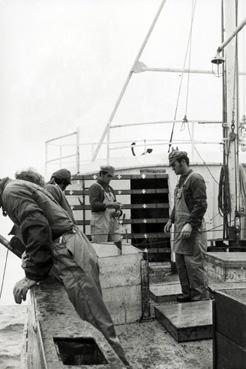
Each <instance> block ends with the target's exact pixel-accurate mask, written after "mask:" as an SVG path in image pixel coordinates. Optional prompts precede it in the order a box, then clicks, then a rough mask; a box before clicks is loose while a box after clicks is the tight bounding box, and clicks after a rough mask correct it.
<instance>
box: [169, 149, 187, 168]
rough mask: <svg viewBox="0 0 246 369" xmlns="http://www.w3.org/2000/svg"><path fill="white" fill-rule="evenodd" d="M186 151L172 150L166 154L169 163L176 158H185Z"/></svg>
mask: <svg viewBox="0 0 246 369" xmlns="http://www.w3.org/2000/svg"><path fill="white" fill-rule="evenodd" d="M187 157H188V154H187V152H186V151H179V150H177V149H176V150H172V151H171V152H170V154H169V155H168V160H169V165H172V164H173V163H174V162H175V161H176V160H179V159H184V158H187Z"/></svg>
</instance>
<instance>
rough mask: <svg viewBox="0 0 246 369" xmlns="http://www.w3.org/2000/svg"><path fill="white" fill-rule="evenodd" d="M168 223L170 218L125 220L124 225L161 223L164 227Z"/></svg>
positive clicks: (85, 221)
mask: <svg viewBox="0 0 246 369" xmlns="http://www.w3.org/2000/svg"><path fill="white" fill-rule="evenodd" d="M167 221H168V218H146V219H124V222H123V225H124V224H150V223H151V224H152V223H161V224H163V225H164V223H166V222H167ZM76 223H77V224H78V225H82V224H87V225H89V224H90V220H77V221H76Z"/></svg>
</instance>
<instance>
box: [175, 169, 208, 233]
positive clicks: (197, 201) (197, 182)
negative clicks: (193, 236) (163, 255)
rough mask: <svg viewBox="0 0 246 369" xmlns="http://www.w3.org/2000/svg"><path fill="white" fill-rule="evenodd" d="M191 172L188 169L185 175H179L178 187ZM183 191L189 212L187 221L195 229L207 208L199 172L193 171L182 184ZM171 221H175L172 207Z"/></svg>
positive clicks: (203, 182) (203, 186) (203, 183)
mask: <svg viewBox="0 0 246 369" xmlns="http://www.w3.org/2000/svg"><path fill="white" fill-rule="evenodd" d="M191 172H192V170H189V172H188V173H187V174H186V175H182V176H180V178H179V182H178V184H177V187H178V188H180V187H181V186H182V185H183V183H184V181H185V180H186V178H187V176H188V175H189V174H190V173H191ZM183 191H184V198H185V203H186V205H187V208H188V209H189V212H190V219H189V221H188V222H187V223H190V224H191V226H192V228H193V229H195V230H197V229H198V228H199V227H200V226H201V224H202V219H203V217H204V214H205V213H206V210H207V195H206V184H205V181H204V179H203V177H202V176H201V175H200V174H199V173H193V174H192V176H191V177H190V178H189V179H188V181H187V183H186V184H185V185H184V188H183ZM171 221H172V223H174V222H175V209H174V208H173V210H172V213H171Z"/></svg>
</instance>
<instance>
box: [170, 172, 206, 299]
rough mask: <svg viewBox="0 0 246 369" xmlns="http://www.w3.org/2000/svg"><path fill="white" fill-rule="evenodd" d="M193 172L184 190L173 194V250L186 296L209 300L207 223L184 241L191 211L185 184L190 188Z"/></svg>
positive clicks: (176, 190)
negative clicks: (206, 262) (183, 230)
mask: <svg viewBox="0 0 246 369" xmlns="http://www.w3.org/2000/svg"><path fill="white" fill-rule="evenodd" d="M191 176H192V173H191V174H190V175H189V176H188V177H187V179H186V181H185V182H184V184H183V186H182V187H181V188H178V187H176V189H175V192H174V201H175V223H174V251H175V255H176V267H177V271H178V275H179V280H180V284H181V289H182V294H183V296H184V297H187V298H191V300H192V301H197V300H204V299H208V298H209V292H208V278H207V273H206V270H205V252H206V251H207V237H206V227H205V221H204V220H203V221H202V225H201V227H200V229H198V230H192V232H191V236H190V237H189V238H187V239H183V238H181V231H182V228H183V226H184V225H185V224H186V223H188V222H189V219H190V212H189V209H188V207H187V205H186V202H185V198H184V191H183V189H184V185H185V184H186V185H187V186H188V183H189V179H190V177H191Z"/></svg>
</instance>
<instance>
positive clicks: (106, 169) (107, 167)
mask: <svg viewBox="0 0 246 369" xmlns="http://www.w3.org/2000/svg"><path fill="white" fill-rule="evenodd" d="M100 171H101V172H106V173H108V174H110V175H111V176H114V171H115V169H114V167H112V166H111V165H102V166H100Z"/></svg>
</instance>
